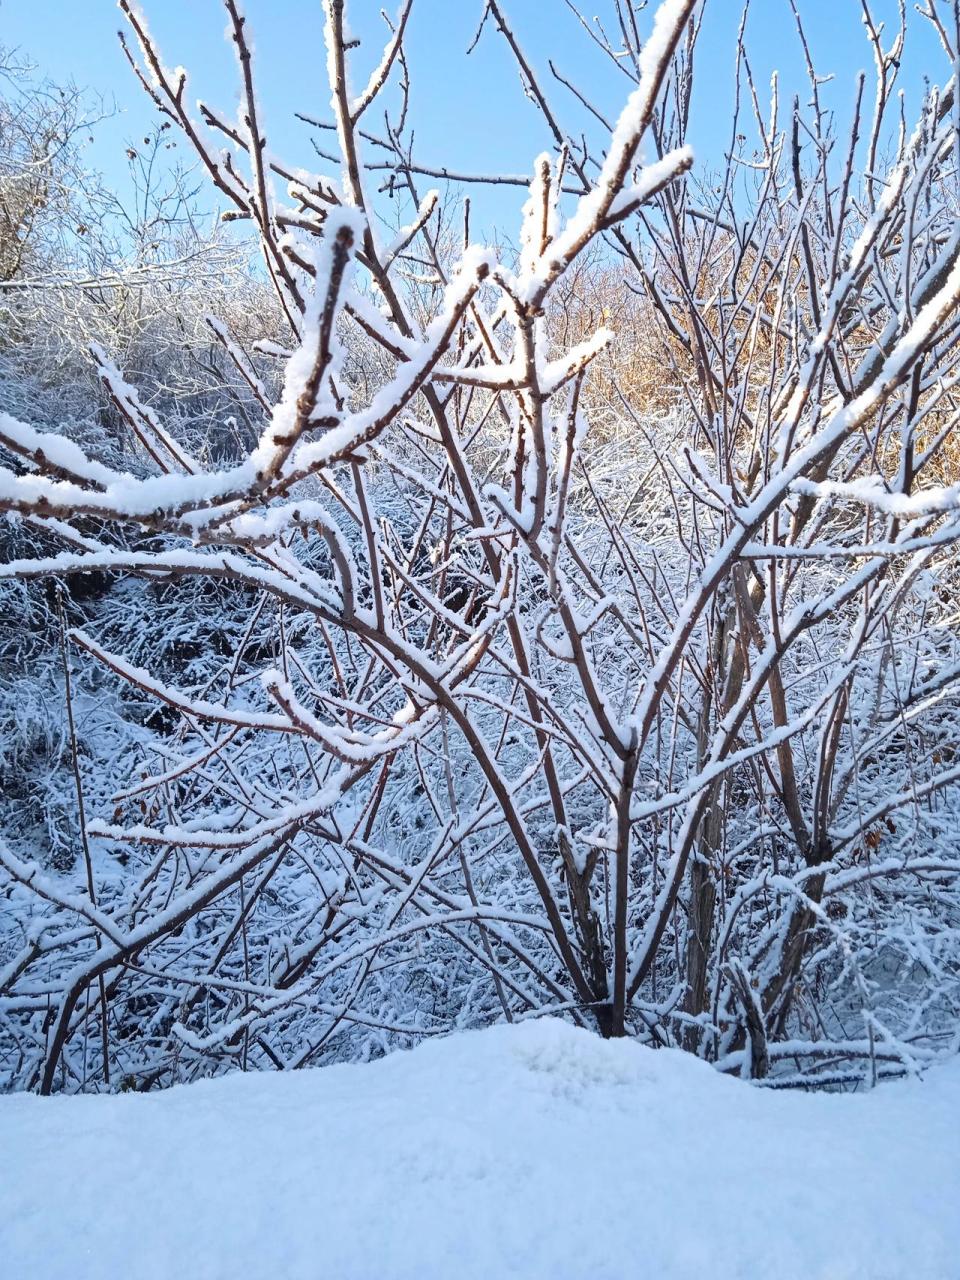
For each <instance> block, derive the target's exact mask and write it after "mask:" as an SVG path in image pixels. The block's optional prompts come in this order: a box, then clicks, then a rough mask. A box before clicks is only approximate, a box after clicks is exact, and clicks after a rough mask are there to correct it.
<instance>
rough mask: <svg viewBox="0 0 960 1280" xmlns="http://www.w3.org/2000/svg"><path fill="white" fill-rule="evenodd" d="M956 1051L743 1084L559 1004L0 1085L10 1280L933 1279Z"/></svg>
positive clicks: (956, 1162) (0, 1196)
mask: <svg viewBox="0 0 960 1280" xmlns="http://www.w3.org/2000/svg"><path fill="white" fill-rule="evenodd" d="M958 1108H960V1064H952V1065H950V1066H947V1067H941V1068H939V1069H936V1070H935V1071H933V1072H931V1073H930V1074H929V1075H928V1076H927V1077H926V1079H924V1080H919V1081H918V1080H912V1081H909V1082H902V1083H896V1084H888V1085H884V1086H881V1087H880V1088H879V1089H877V1090H875V1091H873V1092H868V1093H865V1094H856V1095H850V1094H846V1095H825V1094H817V1095H800V1094H792V1093H790V1094H787V1093H776V1092H773V1091H769V1090H768V1091H764V1090H761V1089H758V1088H755V1087H751V1086H748V1085H746V1084H742V1083H740V1082H737V1081H734V1080H732V1079H729V1078H726V1077H723V1076H720V1075H719V1074H717V1073H716V1072H715V1071H713V1070H712V1069H711V1068H710V1067H708V1066H706V1065H705V1064H704V1063H702V1062H699V1061H696V1060H694V1059H693V1058H692V1057H689V1056H687V1055H684V1054H681V1053H679V1052H676V1051H670V1050H663V1051H660V1052H654V1051H653V1050H651V1049H647V1048H644V1047H642V1046H639V1045H637V1044H635V1043H633V1042H630V1041H617V1042H604V1041H601V1040H600V1039H598V1038H597V1037H595V1036H594V1035H592V1034H591V1033H589V1032H586V1031H583V1030H578V1029H576V1028H574V1027H571V1026H568V1025H566V1024H564V1023H561V1022H559V1021H555V1020H544V1021H539V1022H526V1023H521V1024H514V1025H513V1026H500V1027H494V1028H491V1029H488V1030H486V1031H479V1032H462V1033H458V1034H456V1035H453V1036H450V1037H448V1038H446V1039H442V1040H434V1041H429V1042H427V1043H425V1044H423V1045H421V1046H420V1047H419V1048H417V1049H415V1050H414V1051H412V1052H409V1053H396V1054H393V1055H392V1056H390V1057H387V1058H385V1059H382V1060H380V1061H378V1062H375V1063H368V1064H362V1065H349V1066H333V1067H326V1068H324V1069H322V1070H319V1071H316V1070H315V1071H303V1072H299V1073H293V1074H290V1075H273V1074H271V1075H262V1074H260V1075H242V1074H236V1075H233V1076H229V1077H227V1078H222V1079H219V1080H216V1081H209V1082H202V1083H198V1084H194V1085H187V1086H181V1087H178V1088H174V1089H171V1090H169V1091H166V1092H161V1093H155V1094H148V1095H140V1094H123V1095H116V1096H112V1097H89V1096H87V1097H71V1098H64V1097H55V1098H49V1099H41V1098H37V1097H34V1096H32V1095H15V1096H11V1097H7V1098H4V1099H0V1150H2V1151H3V1153H4V1158H3V1159H2V1160H0V1258H2V1259H3V1264H2V1271H3V1276H4V1278H5V1280H27V1278H28V1277H29V1278H30V1280H33V1278H37V1280H40V1278H42V1280H92V1278H94V1277H97V1278H98V1280H99V1278H101V1277H102V1278H104V1280H106V1278H107V1277H111V1278H112V1277H115V1276H125V1277H131V1280H160V1278H161V1277H163V1278H164V1280H166V1278H167V1277H170V1276H174V1275H183V1276H187V1277H191V1278H193V1280H219V1278H223V1280H227V1278H229V1280H258V1278H260V1277H263V1278H264V1280H266V1278H268V1277H269V1280H301V1278H303V1280H307V1278H308V1277H309V1278H310V1280H319V1278H320V1277H323V1280H338V1278H339V1280H401V1278H404V1280H406V1278H409V1280H413V1278H414V1277H416V1280H432V1278H436V1280H441V1278H443V1280H449V1277H454V1276H456V1277H458V1278H460V1277H463V1278H464V1280H468V1278H469V1277H483V1278H484V1280H501V1278H505V1277H522V1278H523V1280H541V1278H543V1280H548V1278H549V1280H581V1278H582V1280H586V1278H587V1277H589V1278H590V1280H603V1278H609V1280H614V1278H616V1280H627V1278H628V1277H629V1278H631V1280H633V1278H635V1277H637V1278H638V1277H641V1276H651V1277H654V1276H655V1277H658V1280H679V1278H688V1277H689V1278H691V1280H692V1278H694V1277H696V1278H697V1280H700V1278H701V1277H702V1278H704V1280H714V1278H715V1280H735V1278H739V1280H753V1278H754V1277H756V1278H758V1280H759V1278H760V1277H762V1278H763V1280H767V1277H770V1276H774V1275H775V1276H777V1277H778V1280H793V1278H794V1277H796V1278H797V1280H800V1277H802V1278H803V1280H818V1278H822V1280H826V1278H827V1277H830V1280H861V1278H862V1280H907V1278H909V1280H925V1278H929V1280H950V1278H951V1277H954V1278H955V1277H957V1276H958V1275H960V1261H958V1260H960V1214H958V1213H957V1205H958V1204H960V1144H958V1142H957V1140H956V1134H957V1115H958V1114H960V1111H958Z"/></svg>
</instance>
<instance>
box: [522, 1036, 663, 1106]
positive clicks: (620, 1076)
mask: <svg viewBox="0 0 960 1280" xmlns="http://www.w3.org/2000/svg"><path fill="white" fill-rule="evenodd" d="M510 1044H511V1050H512V1053H513V1055H514V1057H516V1058H517V1059H518V1060H519V1061H520V1062H521V1063H522V1064H523V1065H524V1066H525V1067H526V1068H527V1069H528V1070H529V1071H533V1072H537V1073H541V1072H542V1073H543V1074H545V1075H548V1076H551V1077H554V1078H555V1079H556V1082H557V1085H558V1086H563V1087H564V1092H566V1093H567V1094H568V1095H569V1096H574V1095H576V1094H577V1093H578V1092H585V1091H587V1090H590V1089H598V1088H602V1087H604V1086H608V1085H611V1086H614V1087H623V1086H628V1085H634V1086H638V1085H640V1086H642V1085H653V1084H656V1081H657V1072H656V1071H655V1070H654V1063H653V1059H654V1057H655V1054H654V1053H653V1052H652V1051H651V1050H650V1049H647V1048H645V1047H644V1046H642V1045H638V1044H636V1043H635V1042H634V1041H632V1040H601V1039H600V1038H599V1037H598V1036H596V1035H592V1034H591V1033H590V1032H588V1031H583V1030H581V1029H578V1028H577V1027H571V1026H569V1025H568V1024H567V1023H565V1022H561V1021H560V1020H559V1019H558V1018H544V1019H541V1020H538V1021H536V1022H529V1023H526V1024H521V1026H519V1027H518V1028H517V1029H516V1033H515V1034H514V1035H513V1037H512V1038H511V1041H510Z"/></svg>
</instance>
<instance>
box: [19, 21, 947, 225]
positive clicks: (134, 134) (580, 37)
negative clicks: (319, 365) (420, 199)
mask: <svg viewBox="0 0 960 1280" xmlns="http://www.w3.org/2000/svg"><path fill="white" fill-rule="evenodd" d="M398 2H399V0H390V2H389V4H388V6H387V8H388V11H392V10H395V8H396V7H397V4H398ZM381 6H382V0H352V4H350V5H349V7H348V13H349V17H350V23H351V28H352V30H353V31H354V33H355V34H356V35H358V36H360V38H361V40H362V45H361V49H360V52H359V55H358V57H359V58H360V60H361V61H360V68H359V74H358V75H357V79H362V78H363V75H364V73H365V71H366V69H367V68H368V67H369V66H370V65H371V64H373V63H374V62H375V61H376V59H377V58H378V57H379V52H380V48H381V43H382V33H383V31H384V27H383V23H382V20H381V19H380V17H379V12H380V8H381ZM482 7H483V0H415V2H414V8H413V16H412V18H411V26H410V31H409V39H408V48H409V56H410V62H411V69H412V73H413V77H412V78H413V85H414V97H413V118H414V120H415V122H416V139H417V144H416V148H415V150H416V155H417V157H418V159H419V160H420V161H421V162H424V163H428V164H430V163H446V164H447V165H448V166H450V167H454V166H456V167H459V168H462V169H464V170H467V171H471V172H478V171H491V170H499V171H501V172H502V171H509V172H515V173H526V172H529V171H530V166H531V161H532V159H533V158H534V157H535V156H536V155H537V154H538V152H540V151H541V150H543V149H544V147H545V146H547V145H548V143H549V140H548V137H547V135H546V132H545V130H544V128H543V126H542V124H541V122H540V120H539V118H538V116H537V113H536V111H535V109H534V107H533V106H532V105H531V104H530V103H528V102H527V101H526V100H525V99H524V97H523V94H522V92H521V89H520V85H519V82H518V78H517V75H516V72H515V69H514V66H513V64H512V62H511V60H510V58H509V56H508V54H507V53H506V51H505V48H504V46H503V42H502V41H501V40H500V39H499V38H498V37H497V35H496V33H495V32H494V31H493V29H492V28H489V27H488V30H487V31H486V32H485V34H484V37H483V39H482V41H481V43H480V46H479V48H478V49H477V50H476V51H475V52H474V53H473V54H472V55H471V56H470V57H469V58H467V57H465V56H464V54H465V49H466V47H467V45H468V44H469V41H470V39H471V36H472V35H473V32H474V29H475V27H476V24H477V21H478V19H479V16H480V13H481V11H482ZM740 7H741V6H740V0H706V15H707V16H706V22H705V27H704V34H703V38H702V42H701V45H700V48H699V52H698V57H699V65H698V75H699V80H698V90H697V98H696V110H695V117H694V124H693V129H692V141H693V143H694V146H695V150H696V152H697V156H698V160H699V162H700V163H701V164H704V163H718V162H719V160H720V159H721V157H722V153H723V150H724V148H725V146H726V145H727V143H728V141H729V125H728V124H727V120H726V117H727V111H728V106H729V103H730V100H731V86H732V75H733V49H734V40H735V35H736V28H737V24H738V20H739V15H740ZM799 7H800V11H801V15H802V17H803V20H804V23H805V25H806V27H807V31H808V36H809V38H810V41H811V44H812V46H813V50H814V53H815V56H816V59H817V61H818V69H819V70H820V72H821V73H822V74H824V75H833V76H835V80H834V81H833V82H832V83H831V84H830V85H828V86H826V87H825V89H824V95H825V97H826V99H827V100H828V101H829V102H830V103H831V104H833V105H834V106H835V107H836V109H837V111H838V113H839V114H840V115H841V116H843V114H844V113H845V112H846V111H847V110H848V107H849V103H850V101H851V99H852V94H853V82H854V78H855V75H856V73H857V71H858V70H860V69H867V70H868V71H869V70H870V69H871V55H870V51H869V48H868V46H867V43H866V40H865V37H864V34H863V29H862V24H861V19H860V14H861V6H860V0H799ZM143 8H144V10H145V12H146V15H147V18H148V21H149V24H150V27H151V30H152V31H153V32H154V34H155V36H156V37H157V39H158V41H159V43H160V45H161V48H162V50H163V55H164V60H165V62H166V63H167V65H169V66H176V65H183V66H185V67H187V69H188V70H189V71H190V73H191V78H192V84H191V97H192V98H194V99H195V98H197V97H202V98H204V99H205V100H206V101H208V102H210V103H211V104H212V105H214V106H217V107H219V108H220V109H221V110H222V111H224V112H225V113H226V114H227V115H229V116H231V117H232V116H234V114H235V112H236V106H237V102H238V92H237V76H236V63H235V61H234V59H233V54H232V50H231V48H230V47H229V46H228V44H227V42H226V41H225V40H224V30H225V21H226V19H225V15H224V11H223V8H222V6H221V4H220V3H219V0H143ZM652 8H653V4H651V6H650V9H651V11H652ZM910 8H912V5H911V6H910ZM603 9H604V4H603V0H599V3H598V0H586V3H585V12H586V13H588V14H592V13H593V12H600V13H602V12H603ZM874 9H875V12H876V13H877V15H878V16H879V17H881V18H883V17H887V18H890V19H891V20H892V19H893V18H894V16H895V11H896V4H895V0H874ZM506 10H507V13H508V14H509V15H510V17H511V20H512V22H513V25H514V27H515V29H516V30H517V32H518V34H519V36H520V39H521V42H522V44H523V46H524V48H525V50H526V52H527V54H528V56H530V57H531V59H532V60H533V61H534V62H535V65H536V67H537V69H538V71H540V72H542V74H543V78H544V81H545V83H551V86H552V93H553V98H554V102H555V105H556V106H557V108H558V109H559V110H560V111H561V113H562V115H563V118H564V119H565V120H566V121H567V122H569V123H570V124H571V125H573V124H576V123H577V122H578V121H580V120H581V119H582V116H583V112H582V109H581V108H580V107H579V104H577V103H576V102H575V101H574V100H573V99H572V98H571V97H570V95H569V93H568V92H567V90H565V89H563V88H562V87H561V86H559V85H556V84H555V83H554V82H552V77H551V76H550V73H549V70H548V66H547V62H548V59H551V58H552V59H553V60H554V62H555V64H556V65H557V67H558V69H559V70H560V71H561V72H563V73H564V74H566V75H568V76H569V77H571V78H572V79H574V80H576V81H577V82H578V83H579V84H580V86H581V87H583V88H584V89H585V90H586V91H587V92H588V93H589V94H590V95H591V96H592V97H593V98H594V100H595V101H596V103H597V105H598V106H600V107H601V108H602V109H603V110H604V111H605V112H606V113H607V114H608V115H610V116H615V115H616V111H617V108H618V105H619V104H620V103H621V102H622V100H623V96H624V94H625V92H627V91H628V90H629V84H628V81H627V80H626V78H625V77H623V76H620V75H618V74H617V72H616V71H615V70H614V68H613V67H612V66H611V65H610V63H609V62H608V61H607V60H606V59H604V58H602V56H600V55H599V54H598V53H597V51H596V50H594V49H593V48H592V47H591V44H590V42H589V41H588V40H587V38H586V37H585V35H584V34H583V32H582V31H581V29H580V27H579V25H578V23H577V21H576V19H575V18H574V17H573V15H572V14H571V13H570V11H569V9H568V8H567V6H566V4H565V3H564V0H506ZM245 11H246V13H247V16H248V19H249V28H250V29H251V30H252V31H253V33H254V39H255V53H256V57H257V65H258V72H259V77H258V78H259V84H260V99H261V103H262V107H263V110H264V115H265V125H266V132H267V135H268V141H269V145H270V146H271V149H272V150H274V151H275V152H277V153H278V154H280V155H281V156H283V158H284V159H286V160H287V161H288V162H290V163H292V164H295V165H296V164H301V165H303V166H304V167H309V168H317V169H321V168H324V167H325V168H326V169H329V168H330V166H321V165H320V163H319V162H318V161H314V160H313V158H312V153H311V151H310V149H309V142H308V137H309V131H308V130H307V129H306V128H305V127H304V126H303V125H300V124H298V123H297V122H296V121H295V120H294V119H293V112H294V111H295V110H297V109H299V110H301V111H304V112H306V113H308V114H314V115H324V116H326V115H327V114H328V112H327V110H326V103H327V100H328V96H329V95H328V91H327V89H326V86H325V74H324V70H325V58H324V50H323V40H322V17H321V6H320V3H319V0H246V4H245ZM649 22H650V17H649V13H648V14H643V15H641V25H643V24H644V23H646V25H647V28H649ZM120 25H121V15H120V14H119V12H118V11H117V9H116V8H115V5H114V3H113V0H0V42H2V43H3V44H4V45H6V46H8V47H11V46H13V47H17V48H19V49H20V50H21V51H22V53H23V54H25V55H27V56H29V58H30V59H31V60H32V61H33V62H35V63H36V64H37V68H38V71H39V72H41V73H43V74H46V75H48V76H50V77H51V78H52V79H54V80H58V81H65V80H73V81H75V82H76V83H77V84H78V85H82V86H89V87H90V88H91V89H93V90H96V91H97V92H99V93H101V94H103V95H104V96H105V97H107V98H111V99H113V100H115V102H116V105H117V108H118V112H119V114H118V116H117V117H116V119H114V120H112V121H110V122H108V123H107V124H106V125H105V126H102V127H101V129H100V130H99V132H98V136H97V140H96V143H95V145H94V147H93V148H91V153H90V160H91V164H92V165H94V166H95V167H97V168H99V169H101V170H102V171H104V172H105V173H106V174H107V175H108V176H109V178H110V179H111V180H112V181H114V182H116V183H117V185H118V186H120V185H122V183H123V181H124V165H125V160H124V144H125V142H126V141H127V140H128V139H130V140H134V141H135V140H136V139H137V138H138V136H139V137H142V136H143V134H144V132H145V131H146V129H147V128H148V127H149V126H150V124H151V122H152V121H153V119H154V113H153V111H152V108H151V107H150V104H149V103H148V102H147V101H146V99H145V97H144V95H143V93H142V91H141V90H140V88H139V86H138V85H137V84H136V82H135V81H134V79H133V76H132V74H131V73H130V71H129V69H128V67H127V65H126V63H125V61H124V60H123V57H122V55H121V53H120V49H119V46H118V42H117V39H116V31H117V29H118V28H119V26H120ZM748 31H749V32H750V42H749V43H750V48H751V52H752V63H753V68H754V72H755V75H756V78H757V80H758V83H759V84H760V85H761V88H763V87H764V86H765V85H766V84H767V83H768V82H769V78H770V74H771V72H772V71H773V70H774V69H775V68H776V69H777V70H779V71H780V73H781V79H782V91H781V101H782V103H783V105H784V108H786V107H787V106H788V104H789V99H790V97H791V96H792V94H793V93H794V92H798V91H799V92H801V93H802V94H803V95H804V96H806V94H807V87H806V83H805V79H804V77H803V74H802V61H801V57H800V51H799V47H798V44H797V41H796V38H795V34H794V28H793V21H792V18H791V15H790V12H789V7H788V4H787V0H753V7H752V11H751V17H750V23H749V26H748ZM911 31H912V40H911V41H910V42H909V43H908V49H907V53H906V57H905V60H904V67H903V73H902V74H903V78H902V80H901V86H902V87H903V88H904V89H905V90H906V92H907V99H908V107H910V108H915V106H916V104H917V102H918V100H919V96H920V92H921V90H922V83H923V77H924V75H925V74H926V73H932V74H933V75H934V76H935V77H937V78H939V79H943V78H945V74H946V73H945V70H944V60H943V58H942V56H938V52H939V51H938V46H937V45H936V43H935V41H934V40H933V38H932V36H931V34H930V33H929V32H928V30H927V24H926V23H924V22H923V21H922V20H920V19H919V18H917V17H916V16H915V15H914V18H913V21H912V27H911ZM870 97H871V98H872V93H871V94H870ZM426 185H428V184H426V183H425V184H424V186H425V187H426ZM477 198H478V201H479V219H478V220H479V221H481V222H486V223H489V222H491V221H493V220H496V221H499V222H502V223H504V224H505V230H507V231H508V232H512V231H513V230H514V220H513V219H512V218H510V216H509V211H511V210H512V209H513V208H515V207H517V205H518V203H519V199H518V198H517V197H515V196H509V197H507V196H505V195H504V194H503V193H499V194H496V193H494V194H492V195H490V196H488V197H487V198H486V199H485V200H484V199H483V198H480V197H479V196H478V197H477ZM507 224H508V225H507Z"/></svg>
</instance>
